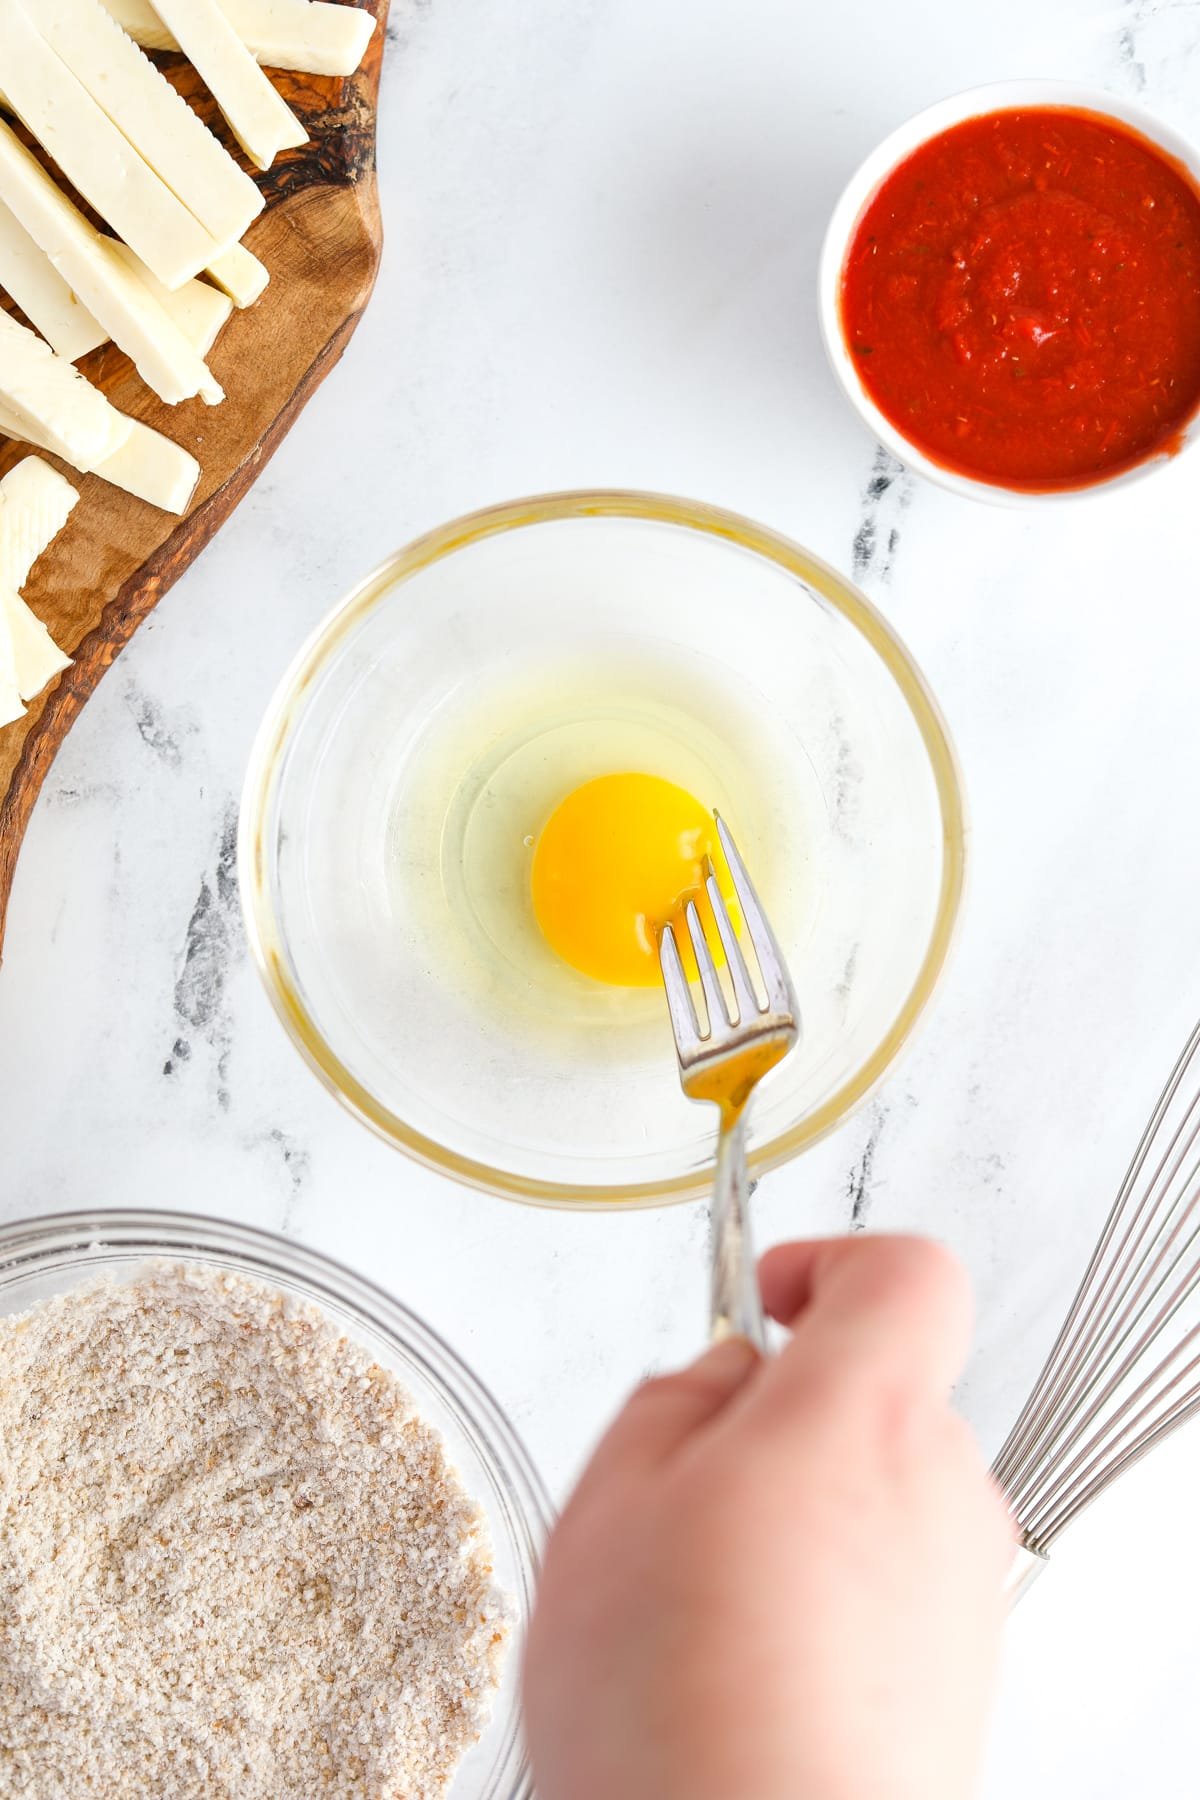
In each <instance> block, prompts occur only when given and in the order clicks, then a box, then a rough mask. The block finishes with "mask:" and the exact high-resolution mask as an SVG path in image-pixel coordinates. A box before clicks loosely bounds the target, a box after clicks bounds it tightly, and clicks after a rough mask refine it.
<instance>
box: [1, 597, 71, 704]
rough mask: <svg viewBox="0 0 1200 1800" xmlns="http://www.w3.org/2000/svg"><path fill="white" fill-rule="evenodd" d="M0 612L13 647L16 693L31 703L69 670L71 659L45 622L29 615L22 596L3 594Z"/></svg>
mask: <svg viewBox="0 0 1200 1800" xmlns="http://www.w3.org/2000/svg"><path fill="white" fill-rule="evenodd" d="M0 608H2V609H3V612H4V619H5V623H6V624H7V626H8V632H9V641H10V642H11V644H12V658H13V668H14V670H15V673H16V683H17V692H18V693H19V694H20V696H21V698H22V700H32V699H33V697H34V695H35V694H40V693H41V691H42V689H43V688H44V687H45V685H46V683H47V682H48V681H53V680H54V677H55V676H56V675H57V674H58V673H59V672H60V670H62V669H66V668H69V667H70V663H71V659H70V657H69V656H68V655H67V654H66V652H65V651H63V650H60V649H59V647H58V645H57V644H56V643H55V641H54V639H53V638H52V637H51V636H50V633H49V632H48V631H47V630H46V627H45V626H44V625H43V624H42V621H41V620H40V619H39V618H38V617H37V615H36V614H35V613H33V612H31V611H30V609H29V607H28V606H26V604H25V602H24V600H22V598H21V596H20V594H14V593H3V594H0Z"/></svg>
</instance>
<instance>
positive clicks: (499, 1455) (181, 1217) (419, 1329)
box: [0, 1207, 555, 1800]
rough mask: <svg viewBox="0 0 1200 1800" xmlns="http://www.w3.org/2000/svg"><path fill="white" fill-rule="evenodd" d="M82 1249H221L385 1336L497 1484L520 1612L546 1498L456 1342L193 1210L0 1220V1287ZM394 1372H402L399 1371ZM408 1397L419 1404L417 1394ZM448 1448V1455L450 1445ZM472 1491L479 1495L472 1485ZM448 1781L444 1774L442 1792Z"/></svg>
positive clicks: (257, 1231)
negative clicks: (440, 1401)
mask: <svg viewBox="0 0 1200 1800" xmlns="http://www.w3.org/2000/svg"><path fill="white" fill-rule="evenodd" d="M90 1250H96V1251H98V1252H103V1251H107V1250H111V1251H112V1252H113V1253H114V1254H125V1253H129V1254H138V1255H140V1256H144V1257H146V1258H148V1259H149V1258H154V1257H171V1258H175V1257H178V1258H179V1259H181V1260H184V1261H186V1259H187V1255H188V1252H189V1250H191V1251H192V1252H194V1253H195V1254H196V1255H218V1256H225V1257H228V1258H230V1259H231V1260H232V1261H234V1262H236V1263H237V1265H238V1266H239V1268H241V1269H242V1270H243V1271H244V1272H245V1273H246V1274H247V1275H249V1276H251V1277H256V1278H258V1279H261V1280H264V1281H268V1282H273V1283H275V1284H278V1283H280V1282H284V1283H292V1284H298V1285H299V1286H300V1287H301V1288H302V1290H303V1291H304V1294H305V1297H306V1298H312V1299H314V1300H315V1301H316V1302H317V1303H318V1304H321V1303H322V1302H328V1303H329V1304H330V1305H331V1306H334V1307H337V1308H338V1309H340V1311H341V1312H343V1313H346V1312H348V1313H350V1314H351V1315H352V1317H354V1318H359V1319H361V1320H362V1322H363V1324H364V1325H365V1326H367V1327H368V1328H369V1329H370V1330H373V1331H376V1332H378V1333H379V1334H380V1336H381V1337H383V1338H385V1339H388V1340H391V1341H393V1342H395V1343H396V1344H397V1346H398V1347H399V1348H400V1349H401V1350H402V1352H403V1354H404V1356H405V1357H407V1358H409V1359H410V1360H411V1361H412V1362H413V1363H414V1364H415V1365H416V1366H417V1367H418V1368H419V1369H420V1372H421V1374H422V1376H423V1377H424V1378H425V1379H426V1380H427V1381H428V1382H429V1384H430V1386H431V1387H433V1388H434V1389H435V1390H436V1391H437V1392H439V1393H440V1394H442V1395H443V1396H445V1400H446V1401H447V1402H448V1404H449V1406H450V1409H451V1410H452V1411H453V1412H454V1413H455V1414H456V1415H457V1416H458V1419H459V1425H460V1429H463V1428H465V1435H466V1436H468V1437H469V1439H470V1440H471V1443H472V1447H473V1449H474V1452H475V1454H476V1455H477V1456H478V1458H479V1460H480V1462H481V1463H483V1464H484V1465H485V1466H486V1467H487V1468H488V1469H489V1471H490V1474H491V1476H492V1479H493V1480H494V1481H495V1483H496V1486H497V1488H498V1489H499V1490H500V1491H501V1492H502V1494H503V1497H504V1501H505V1509H506V1515H507V1516H506V1523H507V1524H508V1527H509V1530H510V1532H511V1535H512V1537H513V1540H514V1545H515V1548H516V1551H517V1555H518V1557H519V1560H520V1563H521V1565H522V1566H521V1579H522V1587H523V1590H524V1591H523V1593H522V1595H521V1605H522V1610H523V1612H527V1610H528V1607H529V1605H530V1604H531V1602H532V1597H533V1587H534V1583H535V1581H536V1577H537V1571H538V1567H539V1565H540V1561H541V1555H542V1550H543V1547H544V1545H545V1541H546V1539H547V1537H548V1536H549V1533H550V1530H551V1527H552V1525H553V1521H554V1516H555V1515H554V1507H553V1504H552V1502H551V1500H550V1497H549V1494H548V1493H547V1491H546V1488H545V1485H544V1484H543V1481H542V1478H541V1476H540V1475H539V1473H538V1471H537V1467H536V1465H535V1464H534V1462H533V1459H532V1458H531V1456H530V1454H529V1452H528V1450H527V1449H526V1448H525V1445H524V1443H523V1442H522V1440H521V1438H520V1436H519V1435H518V1433H517V1431H516V1429H515V1427H514V1426H513V1425H512V1424H511V1423H510V1422H509V1419H508V1416H507V1414H506V1413H505V1412H504V1409H503V1408H502V1407H501V1405H500V1403H499V1401H498V1400H497V1399H496V1398H495V1396H494V1395H493V1394H492V1393H491V1391H490V1389H489V1388H488V1387H487V1386H486V1385H485V1384H484V1382H482V1381H481V1380H480V1378H479V1376H478V1375H476V1374H475V1373H474V1371H473V1370H472V1369H471V1368H470V1367H469V1366H468V1365H467V1363H465V1362H464V1361H463V1359H462V1357H461V1356H459V1354H458V1352H457V1351H456V1350H454V1349H452V1347H451V1346H450V1345H449V1344H448V1343H447V1342H446V1340H445V1339H444V1338H443V1337H442V1336H441V1335H440V1334H439V1333H438V1332H436V1331H435V1330H434V1329H433V1327H432V1326H430V1325H427V1324H426V1323H425V1321H424V1320H423V1319H422V1318H421V1317H420V1316H419V1315H418V1314H417V1313H414V1312H413V1311H412V1310H411V1308H409V1307H407V1306H405V1305H404V1303H403V1302H402V1301H400V1300H397V1299H395V1297H394V1296H393V1295H391V1294H389V1293H388V1292H387V1291H386V1290H385V1289H384V1288H381V1287H379V1286H377V1284H376V1283H375V1282H373V1281H369V1280H368V1279H367V1278H366V1277H365V1276H362V1275H359V1274H356V1273H355V1271H354V1270H353V1269H350V1268H348V1267H347V1266H346V1265H345V1264H344V1263H341V1262H338V1261H337V1260H336V1259H335V1258H334V1257H331V1256H327V1255H326V1254H325V1252H324V1251H322V1250H313V1249H310V1248H309V1247H308V1246H307V1245H305V1244H300V1243H296V1242H295V1241H293V1240H292V1239H291V1238H285V1237H283V1236H281V1235H280V1234H279V1233H277V1232H273V1231H267V1230H264V1229H263V1228H262V1227H261V1226H257V1225H245V1224H242V1223H241V1222H240V1221H237V1220H233V1219H218V1218H212V1217H209V1216H207V1215H204V1214H200V1213H190V1212H168V1211H161V1210H156V1209H152V1208H133V1207H115V1208H107V1207H96V1208H90V1209H80V1210H77V1211H70V1212H57V1213H42V1214H37V1215H30V1216H29V1217H26V1218H21V1219H13V1220H9V1221H6V1222H3V1223H0V1288H2V1286H3V1285H4V1284H6V1282H7V1280H8V1279H12V1278H15V1277H17V1276H19V1275H20V1274H21V1273H23V1272H25V1271H28V1273H29V1274H31V1275H32V1274H34V1273H36V1272H38V1271H39V1270H41V1269H43V1268H45V1269H64V1268H65V1269H69V1268H71V1267H75V1266H80V1265H79V1264H78V1261H77V1259H78V1257H79V1256H80V1254H81V1253H85V1252H87V1251H90ZM73 1252H74V1255H72V1253H73ZM97 1260H99V1258H97ZM351 1335H352V1333H351ZM365 1347H366V1346H365V1345H364V1348H365ZM399 1379H400V1380H401V1381H403V1380H404V1375H403V1371H400V1372H399ZM416 1398H417V1403H418V1410H419V1408H420V1398H419V1396H417V1397H416ZM449 1448H450V1450H451V1460H452V1461H453V1446H450V1447H449ZM472 1498H475V1499H481V1498H482V1497H481V1496H479V1495H477V1494H476V1495H473V1496H472ZM505 1754H506V1756H507V1757H508V1758H510V1759H512V1758H513V1757H514V1755H515V1758H516V1761H515V1764H511V1763H510V1767H509V1769H507V1770H505V1771H502V1772H503V1773H504V1774H505V1779H506V1781H509V1780H510V1778H511V1785H509V1786H506V1788H505V1794H506V1796H507V1800H532V1796H533V1783H532V1776H531V1772H530V1769H529V1763H528V1758H527V1756H526V1755H525V1752H524V1748H523V1745H522V1742H521V1738H520V1734H519V1730H518V1731H517V1733H516V1735H515V1736H513V1735H512V1733H511V1731H510V1738H509V1742H508V1748H507V1750H506V1752H505ZM453 1787H454V1784H453V1783H451V1790H450V1794H451V1800H452V1796H453Z"/></svg>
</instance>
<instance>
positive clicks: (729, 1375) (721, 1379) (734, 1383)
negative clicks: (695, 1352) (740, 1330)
mask: <svg viewBox="0 0 1200 1800" xmlns="http://www.w3.org/2000/svg"><path fill="white" fill-rule="evenodd" d="M761 1361H762V1358H761V1357H760V1356H759V1354H758V1351H757V1350H756V1349H755V1348H754V1345H753V1344H752V1343H751V1342H750V1340H749V1338H744V1337H727V1338H722V1340H721V1342H720V1343H719V1344H714V1345H713V1346H712V1348H711V1350H706V1351H705V1352H704V1355H703V1356H702V1357H701V1358H700V1360H699V1361H698V1362H697V1363H696V1364H695V1365H694V1366H695V1369H696V1372H697V1373H698V1374H701V1375H703V1376H704V1378H705V1380H707V1381H712V1382H714V1383H716V1384H717V1385H718V1386H720V1387H724V1388H728V1389H729V1391H730V1393H732V1392H733V1391H734V1389H735V1388H739V1387H741V1385H742V1383H743V1381H745V1379H746V1377H747V1376H748V1375H749V1374H750V1373H751V1372H752V1370H754V1369H755V1368H756V1367H757V1366H758V1364H759V1363H760V1362H761Z"/></svg>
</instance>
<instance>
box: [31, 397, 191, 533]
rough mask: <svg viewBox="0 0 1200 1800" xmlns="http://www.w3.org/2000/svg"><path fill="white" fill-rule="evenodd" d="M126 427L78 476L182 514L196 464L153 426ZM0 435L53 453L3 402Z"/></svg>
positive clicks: (131, 422) (134, 424) (133, 422)
mask: <svg viewBox="0 0 1200 1800" xmlns="http://www.w3.org/2000/svg"><path fill="white" fill-rule="evenodd" d="M126 423H127V424H128V426H129V435H128V437H127V438H126V439H125V441H124V443H122V444H121V445H120V447H119V448H118V449H116V450H114V451H113V453H112V455H111V456H108V457H105V459H104V461H103V462H99V463H97V464H96V467H95V468H94V469H87V470H83V471H81V473H84V474H88V475H98V476H99V477H100V479H101V481H108V482H111V483H112V485H113V487H119V488H123V489H124V490H125V492H126V493H127V494H134V495H136V496H137V498H138V499H139V500H146V501H148V502H149V504H150V505H151V506H159V507H161V508H162V510H163V511H164V512H173V513H183V512H186V511H187V507H188V502H189V501H190V500H191V497H192V495H193V494H194V493H195V491H196V483H197V482H198V481H199V479H200V464H199V463H198V462H197V461H196V459H195V457H194V456H193V455H192V454H191V452H190V451H188V450H185V449H184V448H183V446H182V445H181V444H176V443H174V442H173V441H172V440H171V439H170V438H169V437H164V436H163V434H162V432H161V431H155V430H154V428H153V426H150V425H143V424H142V422H141V420H140V419H127V420H126ZM0 432H3V433H4V435H5V436H6V437H11V438H17V439H19V440H20V441H21V442H22V443H28V444H33V445H34V446H35V448H36V449H39V450H51V451H53V450H54V446H53V445H52V444H47V443H45V442H43V441H42V440H40V439H39V438H38V437H36V436H35V435H34V434H33V433H32V432H31V431H30V430H28V429H27V428H26V427H25V426H24V424H23V421H22V420H21V419H19V418H18V417H17V416H16V415H15V414H14V413H13V412H11V411H10V410H9V409H8V408H7V407H6V406H5V405H4V402H3V401H0ZM54 453H55V454H57V452H54ZM27 460H28V459H27ZM63 460H64V461H66V458H64V459H63ZM18 466H20V465H18Z"/></svg>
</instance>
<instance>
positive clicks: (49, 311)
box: [0, 200, 108, 362]
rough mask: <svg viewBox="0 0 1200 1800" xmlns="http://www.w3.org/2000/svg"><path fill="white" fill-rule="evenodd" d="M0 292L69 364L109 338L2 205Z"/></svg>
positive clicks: (0, 207)
mask: <svg viewBox="0 0 1200 1800" xmlns="http://www.w3.org/2000/svg"><path fill="white" fill-rule="evenodd" d="M0 287H2V288H3V289H4V291H5V293H6V294H11V295H12V297H13V299H14V300H15V301H16V303H17V305H18V306H19V307H20V309H21V311H22V312H23V313H24V314H25V317H26V318H27V319H30V320H31V321H32V322H33V324H35V325H36V326H37V328H38V330H39V331H40V332H41V334H42V336H43V337H44V338H45V340H46V342H47V343H48V344H49V345H50V347H51V349H52V350H57V351H58V354H59V355H60V356H65V357H66V359H67V361H68V362H74V361H75V359H76V358H77V357H80V356H86V355H87V353H88V351H89V350H96V349H98V348H99V346H100V345H101V344H103V343H104V342H105V341H106V339H107V337H108V333H107V331H105V329H104V327H103V326H102V325H98V324H97V323H96V321H95V319H93V317H92V315H91V313H90V312H89V311H88V309H87V307H86V306H84V305H83V303H82V302H81V300H80V299H79V297H78V295H76V294H73V293H72V292H71V289H70V288H69V287H68V286H67V283H66V282H65V281H64V280H63V278H62V276H61V275H60V274H59V272H58V270H57V269H56V268H55V267H54V264H53V263H52V262H51V261H50V258H49V257H48V256H47V255H46V253H45V251H44V250H43V249H41V247H40V246H39V245H38V244H35V243H34V241H33V239H32V238H31V237H30V235H29V233H28V232H27V231H26V229H25V227H24V226H23V225H22V224H21V222H20V220H19V219H18V218H17V217H16V216H15V215H14V214H13V213H12V212H10V210H9V208H8V207H7V206H5V204H4V202H3V201H2V200H0Z"/></svg>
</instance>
